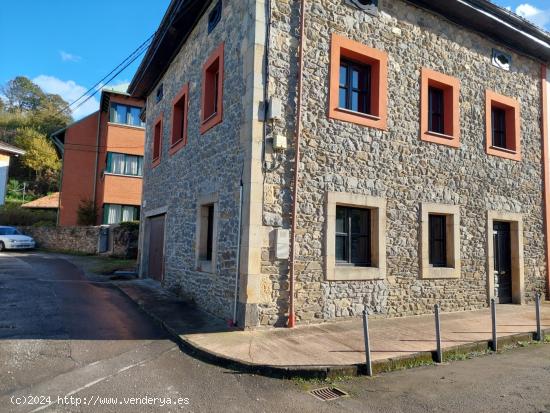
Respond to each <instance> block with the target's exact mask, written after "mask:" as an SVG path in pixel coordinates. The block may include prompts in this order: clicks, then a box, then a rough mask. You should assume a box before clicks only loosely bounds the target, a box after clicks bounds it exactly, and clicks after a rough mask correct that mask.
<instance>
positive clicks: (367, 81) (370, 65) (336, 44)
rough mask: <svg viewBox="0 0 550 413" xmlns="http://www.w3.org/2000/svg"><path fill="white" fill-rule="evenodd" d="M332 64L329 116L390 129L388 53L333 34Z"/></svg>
mask: <svg viewBox="0 0 550 413" xmlns="http://www.w3.org/2000/svg"><path fill="white" fill-rule="evenodd" d="M330 64H331V68H330V89H329V112H328V116H329V118H331V119H338V120H341V121H345V122H353V123H356V124H358V125H363V126H370V127H373V128H378V129H386V124H387V119H386V118H387V79H388V55H387V53H385V52H383V51H381V50H377V49H373V48H370V47H367V46H365V45H363V44H361V43H359V42H355V41H353V40H350V39H346V38H345V37H342V36H338V35H336V34H333V35H332V41H331V52H330Z"/></svg>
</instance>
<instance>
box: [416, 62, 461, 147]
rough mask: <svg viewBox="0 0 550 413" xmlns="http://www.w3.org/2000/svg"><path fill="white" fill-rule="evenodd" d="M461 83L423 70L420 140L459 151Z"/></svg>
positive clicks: (450, 77) (441, 74) (437, 73)
mask: <svg viewBox="0 0 550 413" xmlns="http://www.w3.org/2000/svg"><path fill="white" fill-rule="evenodd" d="M459 94H460V81H459V80H458V79H456V78H454V77H452V76H448V75H445V74H443V73H439V72H436V71H433V70H430V69H426V68H423V69H422V79H421V93H420V112H421V113H420V117H421V121H420V129H421V131H420V138H421V139H422V140H423V141H426V142H432V143H439V144H441V145H447V146H452V147H455V148H457V147H458V146H459V145H460V109H459Z"/></svg>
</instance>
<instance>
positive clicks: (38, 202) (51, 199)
mask: <svg viewBox="0 0 550 413" xmlns="http://www.w3.org/2000/svg"><path fill="white" fill-rule="evenodd" d="M21 208H40V209H57V208H59V192H54V193H52V194H50V195H46V196H43V197H42V198H38V199H35V200H34V201H31V202H27V203H26V204H23V205H21Z"/></svg>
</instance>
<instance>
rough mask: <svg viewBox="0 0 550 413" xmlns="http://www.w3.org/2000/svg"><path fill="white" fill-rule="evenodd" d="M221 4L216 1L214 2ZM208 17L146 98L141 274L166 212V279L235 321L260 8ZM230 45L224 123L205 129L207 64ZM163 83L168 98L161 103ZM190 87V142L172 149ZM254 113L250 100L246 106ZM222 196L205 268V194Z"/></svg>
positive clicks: (228, 7) (233, 5)
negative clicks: (252, 59)
mask: <svg viewBox="0 0 550 413" xmlns="http://www.w3.org/2000/svg"><path fill="white" fill-rule="evenodd" d="M214 3H215V2H214ZM212 7H214V4H212V5H211V6H210V8H209V9H208V10H207V11H206V12H205V13H204V14H203V16H202V18H201V19H200V21H199V22H198V23H197V25H196V26H195V28H194V29H193V31H192V32H191V34H190V36H189V37H188V39H187V41H186V42H185V43H184V45H183V46H182V48H181V50H180V51H179V53H178V54H177V56H176V57H175V59H174V60H173V61H172V62H171V64H170V66H169V67H168V69H167V71H166V73H165V74H164V75H163V76H162V78H161V79H160V80H159V82H158V83H157V86H156V87H155V89H154V90H153V93H152V94H151V95H150V96H149V97H148V99H147V106H146V111H147V121H146V136H147V138H146V139H147V141H146V146H145V158H144V165H145V167H144V188H143V206H142V210H141V222H142V223H145V225H142V229H141V238H140V239H141V241H140V242H141V251H143V253H142V254H141V257H142V258H141V265H140V268H141V275H142V276H146V275H147V266H148V237H147V234H148V232H147V231H148V229H147V225H148V222H149V221H148V218H150V217H151V216H152V215H158V214H159V212H160V213H161V214H164V215H165V225H166V228H167V230H166V232H165V240H164V242H165V245H164V271H163V272H164V276H163V281H162V284H163V286H165V287H166V288H167V289H169V290H171V291H172V292H175V293H177V294H179V295H180V296H183V297H185V298H188V299H190V300H192V301H194V302H196V303H197V304H198V305H199V306H201V307H202V308H204V309H206V310H208V311H210V312H212V313H214V314H217V315H218V316H221V317H225V318H231V316H232V314H233V306H234V297H235V293H234V288H235V287H234V286H235V278H236V268H237V251H238V249H237V236H238V223H239V213H238V211H239V204H240V199H239V193H240V182H241V177H242V175H243V169H244V167H243V162H244V152H245V150H246V149H245V146H244V144H243V143H242V142H241V141H243V142H247V140H246V139H244V138H243V137H242V136H241V134H242V133H243V132H242V129H243V126H242V125H243V124H244V123H245V118H246V116H247V114H246V113H245V110H244V103H245V99H246V96H247V92H246V91H247V87H246V81H247V79H246V78H245V75H244V71H245V67H244V62H243V59H244V57H243V56H245V53H246V51H247V49H248V47H249V45H248V43H247V39H246V36H245V33H246V30H247V25H249V24H251V21H252V20H251V19H252V18H253V11H254V9H253V8H252V9H251V8H250V5H249V2H248V1H232V2H223V11H222V18H221V20H220V22H219V23H218V24H217V26H216V27H215V29H214V30H213V31H212V32H211V33H208V30H207V28H208V14H209V12H210V11H211V9H212ZM222 43H223V44H224V66H225V71H224V74H223V98H222V99H223V120H222V122H221V123H220V124H218V125H216V126H214V127H213V128H211V129H209V130H208V131H206V132H205V133H204V134H201V131H200V127H201V113H200V111H201V93H202V91H201V87H202V70H203V65H204V64H205V62H206V61H207V60H208V58H209V57H210V55H211V54H212V53H213V52H214V51H215V50H216V49H217V48H218V47H219V46H220V45H221V44H222ZM161 84H162V88H163V98H162V100H160V101H159V102H157V101H156V94H155V92H156V90H157V89H158V87H160V85H161ZM186 84H188V85H189V91H188V102H189V108H188V115H187V116H188V117H187V122H188V123H187V144H186V145H185V146H184V147H183V148H181V149H180V150H178V151H177V152H175V153H173V154H170V153H169V151H170V136H171V133H172V126H171V119H172V105H173V100H174V97H175V96H177V95H178V93H179V92H180V91H181V90H182V88H183V87H184V85H186ZM246 106H247V107H248V108H249V111H250V112H252V109H251V104H249V105H246ZM158 119H162V120H163V123H162V125H163V129H162V146H161V155H160V163H159V164H158V166H155V167H151V165H152V139H153V133H152V129H153V127H154V124H155V121H156V120H158ZM205 197H207V198H212V199H216V209H217V216H218V220H217V229H218V230H217V235H215V238H216V240H215V243H216V250H217V253H216V254H215V255H216V256H215V260H214V262H215V268H214V269H213V271H211V272H210V271H205V270H204V269H201V268H199V265H198V263H197V259H196V246H197V245H196V240H197V228H198V225H197V210H198V208H199V202H200V200H201V199H203V198H205Z"/></svg>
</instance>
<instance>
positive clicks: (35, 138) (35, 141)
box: [15, 127, 61, 180]
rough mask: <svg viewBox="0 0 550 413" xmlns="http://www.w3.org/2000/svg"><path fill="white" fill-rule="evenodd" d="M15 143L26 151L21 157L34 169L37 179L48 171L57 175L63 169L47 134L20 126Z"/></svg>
mask: <svg viewBox="0 0 550 413" xmlns="http://www.w3.org/2000/svg"><path fill="white" fill-rule="evenodd" d="M15 144H16V145H17V146H19V147H20V148H21V149H23V150H25V151H26V153H25V155H23V156H22V157H21V162H22V164H23V165H24V166H26V167H27V168H29V169H30V170H32V171H34V173H35V174H36V178H37V180H40V179H42V178H43V177H44V174H45V173H48V172H49V173H54V174H56V175H57V173H58V172H59V170H60V169H61V161H60V160H59V158H58V157H57V152H56V151H55V148H54V146H53V144H52V142H51V141H50V140H49V139H48V138H47V137H46V135H43V134H42V133H40V132H38V131H36V130H34V129H32V128H28V127H25V128H19V129H17V131H16V137H15Z"/></svg>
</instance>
